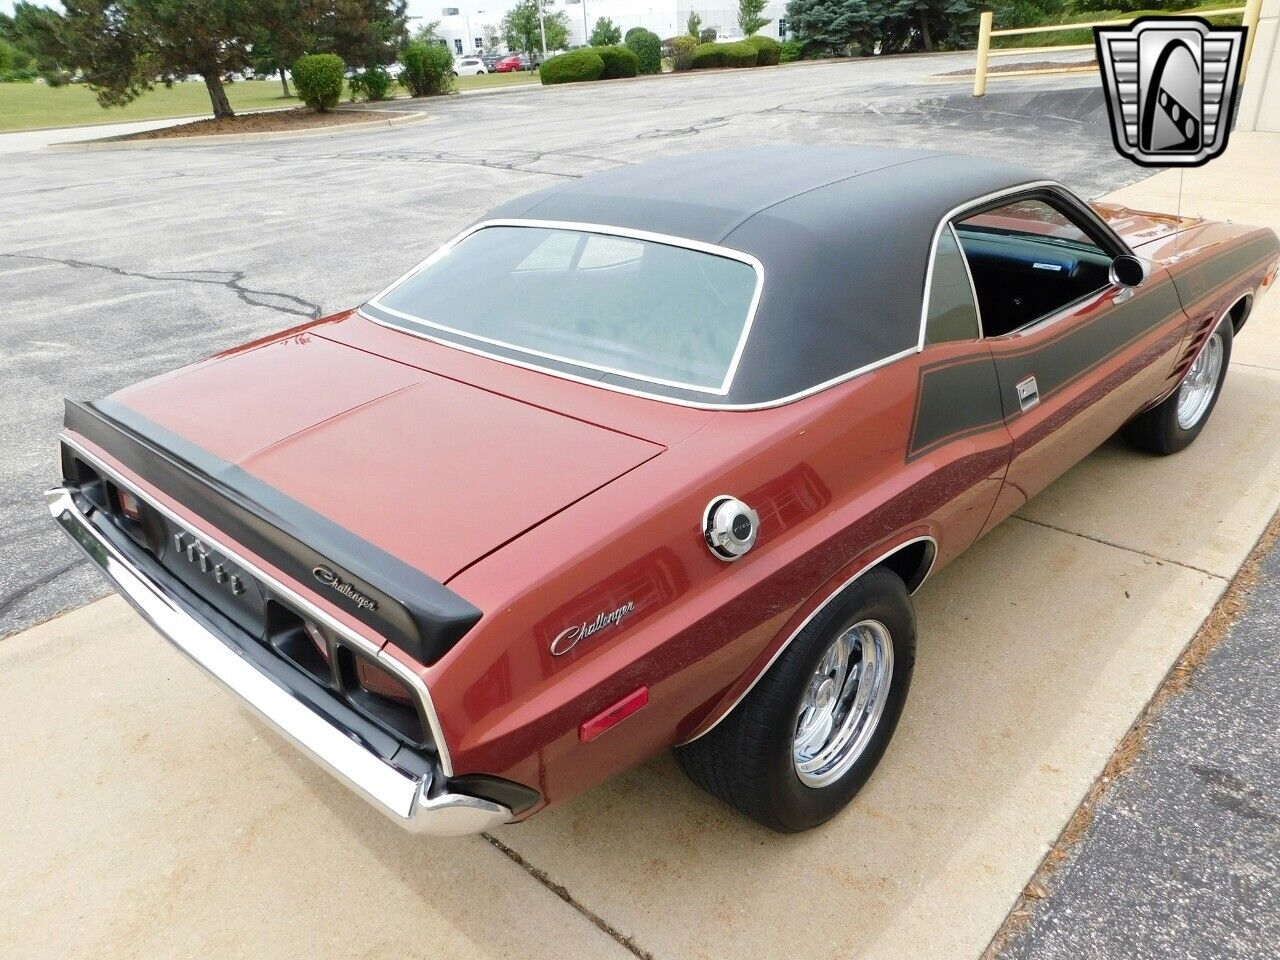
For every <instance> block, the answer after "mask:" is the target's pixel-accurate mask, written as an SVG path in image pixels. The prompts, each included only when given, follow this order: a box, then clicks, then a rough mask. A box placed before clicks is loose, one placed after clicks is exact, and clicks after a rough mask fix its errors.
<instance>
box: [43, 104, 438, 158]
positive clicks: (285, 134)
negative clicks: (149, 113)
mask: <svg viewBox="0 0 1280 960" xmlns="http://www.w3.org/2000/svg"><path fill="white" fill-rule="evenodd" d="M335 112H338V111H335ZM341 112H343V113H356V112H360V113H365V112H367V113H375V112H379V111H374V110H369V111H354V110H344V111H341ZM381 112H386V113H391V111H381ZM432 119H434V117H433V116H432V115H431V114H429V113H421V112H417V111H414V112H412V113H410V112H404V111H399V112H396V113H395V114H394V115H393V116H391V117H387V118H386V119H381V120H368V121H364V122H361V123H344V124H333V125H330V126H326V127H316V128H314V129H311V130H269V131H262V132H258V133H208V134H200V135H197V136H190V137H158V138H154V139H149V140H129V139H126V138H124V137H103V138H101V139H98V140H81V141H78V142H75V141H73V142H70V143H51V144H48V145H47V146H45V147H44V148H43V149H45V150H52V151H55V152H57V153H79V152H82V151H88V150H149V149H152V148H154V147H183V146H198V145H202V144H214V143H254V142H256V141H259V140H293V139H300V138H303V137H319V136H336V135H340V134H344V133H360V132H364V131H369V130H375V129H385V128H387V127H396V126H404V125H406V124H411V123H423V122H425V121H427V120H432Z"/></svg>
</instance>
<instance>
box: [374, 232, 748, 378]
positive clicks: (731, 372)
mask: <svg viewBox="0 0 1280 960" xmlns="http://www.w3.org/2000/svg"><path fill="white" fill-rule="evenodd" d="M490 227H517V228H519V227H528V228H534V229H542V230H559V231H562V232H565V233H591V234H596V235H598V236H608V237H620V238H622V239H625V240H639V241H642V242H647V243H658V244H662V245H664V246H668V247H679V248H682V249H685V250H692V251H695V252H697V253H704V254H708V255H710V256H717V257H722V258H724V259H728V260H735V261H737V262H738V263H743V264H746V265H747V266H749V267H750V268H751V269H752V270H753V271H754V272H755V287H754V289H753V290H752V294H751V302H750V304H749V305H748V307H747V315H746V319H745V321H744V323H743V326H742V332H741V334H739V336H738V342H737V345H736V346H735V347H734V351H733V355H732V357H730V360H729V365H728V367H727V368H726V369H725V374H724V377H723V378H722V379H721V381H720V386H719V387H707V386H701V385H697V384H690V383H683V382H680V381H676V380H667V379H664V378H661V377H650V376H646V375H644V374H640V373H635V372H633V371H628V370H622V369H619V368H616V367H606V366H603V365H601V364H595V363H590V362H588V361H585V360H575V359H572V358H570V357H563V356H559V355H558V354H552V353H546V352H544V351H541V350H535V349H532V348H530V347H525V346H521V345H519V344H514V343H508V342H506V341H503V340H495V339H493V338H491V337H485V336H481V335H479V334H475V333H469V332H467V331H465V330H459V329H457V328H456V327H450V326H448V325H447V324H443V323H438V322H436V321H434V320H428V319H427V318H425V317H416V316H413V315H412V314H408V313H404V312H403V311H400V310H396V309H394V308H392V307H388V306H387V305H386V304H383V303H381V302H380V301H381V300H382V298H383V297H385V296H386V295H387V294H389V293H391V292H392V291H393V290H395V289H396V288H397V287H399V286H400V285H401V284H402V283H404V282H405V281H406V280H409V279H410V278H411V277H413V276H415V275H416V274H417V273H418V272H419V271H420V270H422V269H423V268H424V267H427V266H430V265H431V264H433V263H436V262H437V261H439V260H441V259H443V258H444V257H446V256H447V255H448V254H449V253H450V252H451V251H452V250H453V248H454V247H456V246H457V245H458V244H459V243H461V242H462V241H463V240H465V239H467V237H469V236H471V235H472V234H475V233H479V232H480V231H481V230H486V229H488V228H490ZM764 276H765V271H764V264H762V263H761V262H760V260H759V259H757V258H756V257H753V256H752V255H751V254H749V253H743V252H742V251H741V250H735V249H733V248H732V247H723V246H720V245H718V244H713V243H703V242H701V241H699V240H689V239H687V238H684V237H676V236H672V235H670V234H664V233H653V232H651V231H648V230H632V229H630V228H627V227H613V226H608V225H606V224H599V223H579V222H574V221H567V220H563V221H562V220H536V219H525V218H497V219H492V220H482V221H480V222H479V223H474V224H472V225H471V226H469V227H467V228H466V229H465V230H463V231H462V232H461V233H459V234H457V235H455V236H454V237H452V238H451V239H450V240H447V241H446V242H445V243H443V244H442V245H441V246H440V247H439V248H437V249H436V250H435V251H433V252H432V253H431V255H430V256H428V257H427V258H426V259H424V260H422V261H421V262H420V263H418V264H417V265H416V266H415V267H413V269H411V270H409V271H408V272H406V273H405V274H403V275H402V276H400V277H398V278H396V280H395V281H393V282H392V283H391V284H390V286H388V287H386V288H385V289H383V290H381V291H379V292H378V293H377V294H376V295H375V296H374V297H373V298H372V299H370V300H369V301H368V304H367V306H369V307H371V308H373V309H376V310H380V311H382V312H384V313H387V314H390V315H392V316H395V317H399V318H400V319H402V320H405V321H407V322H408V323H411V324H416V325H422V326H426V327H434V328H436V329H437V330H442V331H444V332H446V333H450V334H453V335H454V336H458V337H463V338H465V339H467V340H473V341H476V342H478V343H485V344H489V345H490V346H494V347H501V348H503V349H505V350H511V351H513V352H516V353H523V354H527V355H528V356H531V357H539V358H541V359H543V360H552V361H554V362H556V363H563V364H567V365H569V366H573V367H581V368H583V369H586V370H596V371H599V372H600V373H604V374H611V375H613V376H618V377H624V378H626V379H627V380H636V381H640V382H643V383H652V384H656V385H658V386H663V387H671V388H672V389H675V390H687V391H690V392H692V393H705V394H710V395H712V396H720V397H722V396H725V395H726V394H728V393H729V391H730V389H732V387H733V379H734V377H735V376H736V375H737V372H738V364H739V362H740V361H741V360H742V352H743V351H744V350H745V349H746V346H747V339H748V338H749V337H750V335H751V327H752V324H753V323H754V322H755V318H756V310H757V308H758V307H759V305H760V297H761V295H762V293H763V291H764ZM360 314H361V316H364V317H367V318H368V319H370V320H373V321H374V322H375V323H381V324H382V325H383V326H387V327H391V328H392V329H397V330H405V332H407V333H415V334H417V333H418V331H415V330H412V329H406V328H404V327H401V326H399V325H397V324H393V323H390V322H388V321H384V320H379V319H378V318H376V317H371V316H369V314H367V313H365V312H364V310H363V309H361V311H360ZM433 339H434V338H433ZM438 342H445V343H452V341H448V340H440V341H438ZM474 352H480V353H484V355H485V356H492V357H494V358H495V359H498V360H506V359H508V358H506V357H503V356H499V355H495V354H492V353H487V352H485V351H483V350H477V351H474ZM532 366H533V367H534V368H535V369H539V370H546V371H547V372H549V373H555V374H557V375H559V374H560V373H561V371H558V370H554V369H549V368H546V367H542V366H538V365H536V364H533V365H532ZM583 379H585V380H586V382H588V383H598V382H599V381H595V380H590V379H589V378H583ZM601 385H602V386H604V384H601Z"/></svg>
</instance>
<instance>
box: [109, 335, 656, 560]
mask: <svg viewBox="0 0 1280 960" xmlns="http://www.w3.org/2000/svg"><path fill="white" fill-rule="evenodd" d="M114 399H115V400H117V401H118V402H120V403H123V404H125V405H126V406H128V407H130V408H131V409H132V410H134V411H136V412H137V413H140V414H142V415H143V416H144V417H146V418H148V419H150V420H152V421H154V422H155V423H157V424H159V425H160V426H162V427H164V428H166V429H168V430H171V431H173V432H174V433H176V434H178V435H180V436H181V437H183V438H185V439H187V440H189V441H191V442H192V443H194V444H196V445H197V446H199V447H201V448H203V449H204V450H206V451H208V452H209V453H211V454H213V455H214V456H216V457H218V458H220V459H222V460H225V461H227V462H229V463H233V464H236V465H238V466H239V467H241V468H242V469H244V470H245V471H247V472H248V473H249V474H251V475H252V476H253V477H255V478H257V479H259V480H261V481H263V482H264V483H266V484H268V485H269V486H270V487H272V488H274V489H275V490H278V491H279V492H280V493H283V494H285V495H286V496H288V497H290V498H292V499H294V500H296V501H298V502H300V503H302V504H303V505H305V506H307V507H309V508H311V509H312V510H314V511H316V512H317V513H320V514H321V515H322V516H324V517H327V518H328V519H329V520H331V521H333V523H335V524H337V525H338V526H340V527H342V528H344V529H346V530H348V531H350V532H351V533H354V534H356V535H357V536H359V537H361V538H363V539H364V540H366V541H368V542H369V543H371V544H373V545H375V546H377V547H379V548H381V549H382V550H385V551H386V552H388V553H390V554H392V555H394V556H396V557H398V558H399V559H401V560H403V561H404V562H406V563H408V564H410V565H411V566H413V567H415V568H417V569H418V570H420V571H422V572H423V573H425V574H427V575H428V576H430V577H432V578H434V579H436V580H438V581H440V582H441V583H444V582H447V581H448V580H449V579H451V578H453V577H454V576H456V575H457V574H458V573H460V572H461V571H462V570H464V569H466V568H467V567H468V566H470V565H471V564H472V563H474V562H476V561H477V560H479V559H481V558H482V557H484V556H485V555H486V554H488V553H490V552H492V551H493V550H496V549H497V548H498V547H501V546H502V545H503V544H504V543H506V542H508V541H509V540H512V539H514V538H515V537H518V536H519V535H520V534H522V533H524V532H525V531H527V530H529V529H530V528H532V527H534V526H536V525H537V524H539V523H541V522H542V521H544V520H546V519H547V518H548V517H551V516H553V515H554V514H556V513H558V512H559V511H561V510H563V509H565V508H566V507H568V506H570V505H571V504H573V503H574V502H575V501H577V500H579V499H581V498H583V497H585V496H587V495H588V494H590V493H592V492H593V491H594V490H597V489H599V488H600V487H602V486H604V485H605V484H607V483H609V482H610V481H611V480H614V479H616V478H617V477H619V476H621V475H622V474H624V473H626V472H627V471H629V470H632V469H634V468H635V467H637V466H639V465H640V464H642V463H644V462H645V461H646V460H648V459H650V458H652V457H653V456H655V455H657V454H658V453H660V452H661V451H662V450H663V449H664V448H663V447H662V446H660V445H659V444H655V443H652V442H650V441H648V440H643V439H639V438H637V437H633V436H630V435H627V434H625V433H621V432H618V431H617V430H612V429H609V428H606V427H603V426H600V425H598V424H595V423H591V422H588V421H585V420H580V419H575V418H573V417H570V416H566V415H564V414H561V413H556V412H555V411H552V410H548V409H545V408H543V407H539V406H536V405H534V404H531V403H527V402H524V401H522V400H519V399H515V398H512V397H509V396H504V395H502V394H500V393H496V392H494V391H491V390H486V389H483V388H481V387H477V386H474V385H471V384H467V383H462V382H460V381H458V380H454V379H450V378H448V377H444V376H440V375H438V374H434V373H430V372H428V371H424V370H420V369H416V368H413V367H409V366H406V365H404V364H400V363H396V362H394V361H392V360H388V359H385V358H382V357H378V356H374V355H372V354H369V353H366V352H363V351H360V350H356V349H353V348H350V347H345V346H342V345H339V344H336V343H334V342H332V341H329V340H325V339H323V338H320V337H315V336H311V335H309V334H306V333H302V334H298V335H294V336H290V337H287V338H285V339H282V340H278V341H275V342H273V343H268V344H266V345H262V346H257V347H254V348H253V349H250V350H246V351H242V352H238V353H231V354H226V355H223V356H221V357H217V358H213V359H212V360H209V361H205V362H203V363H199V364H196V365H194V366H192V367H188V368H185V369H184V370H181V371H178V372H176V373H174V374H171V375H168V376H165V377H160V378H157V379H155V380H152V381H148V382H146V383H143V384H140V385H138V386H136V387H131V388H128V389H126V390H124V391H122V392H121V393H119V394H117V395H116V396H115V397H114Z"/></svg>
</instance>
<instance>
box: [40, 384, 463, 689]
mask: <svg viewBox="0 0 1280 960" xmlns="http://www.w3.org/2000/svg"><path fill="white" fill-rule="evenodd" d="M64 422H65V424H66V428H67V429H68V430H69V431H71V432H73V433H76V434H79V435H80V436H82V437H84V438H85V439H86V440H89V441H90V442H92V443H93V444H94V445H96V446H97V447H99V448H101V449H102V450H104V451H106V452H107V453H109V454H110V455H111V456H112V457H114V458H115V459H116V460H117V461H119V462H120V463H121V464H123V465H124V466H125V467H127V468H128V469H129V470H131V471H132V472H133V473H135V474H137V475H138V476H139V477H142V478H143V479H144V480H146V481H147V482H148V483H151V484H153V485H154V486H155V487H156V488H157V489H159V490H163V491H164V492H165V493H166V494H168V495H169V496H171V497H173V498H174V499H175V500H177V501H178V502H179V503H181V504H182V505H183V506H184V507H186V508H187V509H188V510H190V511H191V512H192V513H195V514H196V515H197V516H199V517H201V518H202V519H204V520H206V521H207V522H208V523H209V525H210V526H211V527H213V528H214V529H215V530H218V531H220V532H222V533H224V534H225V535H226V536H227V537H228V538H229V539H231V540H232V541H234V542H236V543H239V544H242V545H243V546H244V547H245V548H247V549H248V550H250V551H252V552H253V553H255V554H257V555H258V556H259V557H261V558H262V559H263V560H265V561H267V562H268V563H270V564H271V565H272V566H274V567H276V568H277V569H279V570H281V571H282V572H284V573H286V574H288V575H289V576H291V577H292V578H293V579H295V580H296V581H298V583H300V584H303V585H305V586H307V587H310V588H311V590H312V592H314V593H315V594H316V595H317V596H320V597H322V598H323V599H325V600H327V601H329V602H330V603H332V604H333V605H334V606H336V607H338V608H339V609H341V610H343V611H345V612H346V613H348V614H350V615H351V616H352V617H355V618H356V619H357V620H359V621H360V622H361V623H364V624H367V625H368V626H369V627H371V628H372V629H373V630H375V631H377V633H378V634H379V635H381V636H383V637H385V638H386V639H387V640H388V641H390V642H391V643H393V644H395V645H396V646H397V647H399V648H400V649H401V650H403V651H404V652H405V653H407V654H408V655H409V656H411V657H412V658H413V659H415V660H417V661H418V662H419V663H423V664H429V663H433V662H435V661H436V660H438V659H440V657H442V656H443V655H444V654H445V653H446V652H447V651H448V650H449V649H450V648H452V647H453V645H454V644H456V643H457V642H458V641H459V640H460V639H461V638H462V636H463V635H464V634H465V633H466V632H467V631H468V630H470V629H471V628H472V627H473V626H475V624H476V622H477V621H478V620H479V619H480V616H481V612H480V611H479V610H478V609H476V608H475V607H474V606H472V605H471V604H470V603H468V602H467V601H466V600H464V599H462V598H461V597H459V596H458V595H457V594H455V593H454V592H453V591H451V590H449V589H448V588H447V587H445V586H444V585H443V584H441V583H440V582H438V581H436V580H433V579H432V578H431V577H429V576H427V575H426V574H424V573H423V572H422V571H420V570H417V569H416V568H414V567H411V566H410V565H409V564H407V563H405V562H404V561H403V560H400V559H399V558H398V557H395V556H392V555H391V554H389V553H387V552H386V551H385V550H382V549H380V548H378V547H376V546H374V545H373V544H371V543H369V542H368V541H367V540H364V539H362V538H361V537H359V536H357V535H356V534H354V533H352V532H351V531H349V530H346V529H344V528H342V527H340V526H338V525H337V524H335V523H334V522H333V521H332V520H329V519H328V518H327V517H323V516H321V515H320V514H318V513H316V512H315V511H314V510H312V509H310V508H309V507H307V506H304V505H303V504H301V503H298V502H297V501H296V500H293V499H292V498H290V497H288V496H286V495H285V494H283V493H281V492H280V491H279V490H277V489H275V488H274V487H272V486H270V485H268V484H266V483H264V482H262V481H261V480H259V479H257V478H256V477H254V476H253V475H252V474H250V473H248V472H247V471H245V470H243V469H241V468H240V467H238V466H236V465H235V464H233V463H228V462H226V461H224V460H220V459H218V458H217V457H215V456H214V455H213V454H211V453H208V452H207V451H205V450H202V449H200V448H199V447H197V446H196V445H195V444H193V443H191V442H190V441H188V440H185V439H183V438H182V437H180V436H178V435H177V434H175V433H173V432H171V431H169V430H166V429H165V428H164V427H162V426H160V425H159V424H156V423H153V422H152V421H150V420H148V419H147V418H146V417H144V416H142V415H141V414H139V413H137V412H135V411H133V410H131V409H129V408H128V407H127V406H125V405H124V404H122V403H119V402H117V401H114V400H96V401H91V402H88V403H78V402H76V401H74V400H67V401H66V415H65V420H64ZM74 457H75V452H74V451H73V450H70V449H69V448H68V447H67V446H65V445H64V446H63V451H62V461H63V462H62V469H63V479H64V481H67V482H73V481H74V480H75V478H76V476H77V471H76V470H75V468H74V463H73V460H74Z"/></svg>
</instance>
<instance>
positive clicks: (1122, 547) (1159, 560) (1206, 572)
mask: <svg viewBox="0 0 1280 960" xmlns="http://www.w3.org/2000/svg"><path fill="white" fill-rule="evenodd" d="M1012 517H1013V518H1014V519H1016V520H1021V521H1022V522H1023V523H1030V524H1034V525H1035V526H1037V527H1044V528H1045V529H1046V530H1056V531H1057V532H1058V533H1065V534H1068V535H1069V536H1072V537H1079V538H1080V539H1082V540H1092V541H1093V542H1094V543H1100V544H1102V545H1103V546H1104V547H1114V548H1115V549H1117V550H1124V551H1125V552H1126V553H1136V554H1138V555H1139V556H1141V557H1146V558H1147V559H1149V560H1155V561H1156V562H1157V563H1167V564H1170V565H1171V566H1175V567H1182V568H1183V569H1184V570H1194V571H1195V572H1196V573H1202V574H1204V575H1205V576H1206V577H1213V578H1214V579H1215V580H1223V581H1225V580H1228V579H1230V578H1229V577H1224V576H1223V575H1222V574H1220V573H1214V572H1213V571H1212V570H1206V569H1204V567H1197V566H1196V565H1195V564H1193V563H1183V562H1182V561H1181V560H1172V559H1170V558H1169V557H1162V556H1160V554H1158V553H1149V552H1147V551H1146V550H1139V549H1138V548H1137V547H1127V546H1125V545H1124V544H1123V543H1116V542H1115V541H1114V540H1106V539H1104V538H1102V537H1094V536H1091V535H1090V534H1087V533H1081V532H1080V531H1078V530H1068V529H1067V528H1066V527H1056V526H1054V525H1053V524H1052V523H1045V522H1044V521H1043V520H1032V519H1031V518H1030V517H1024V516H1023V515H1022V514H1020V513H1015V514H1012Z"/></svg>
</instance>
